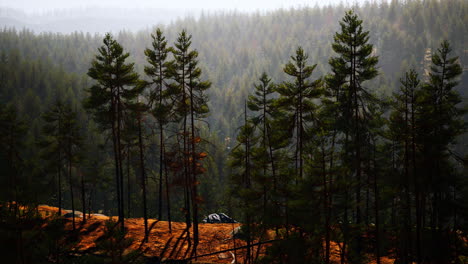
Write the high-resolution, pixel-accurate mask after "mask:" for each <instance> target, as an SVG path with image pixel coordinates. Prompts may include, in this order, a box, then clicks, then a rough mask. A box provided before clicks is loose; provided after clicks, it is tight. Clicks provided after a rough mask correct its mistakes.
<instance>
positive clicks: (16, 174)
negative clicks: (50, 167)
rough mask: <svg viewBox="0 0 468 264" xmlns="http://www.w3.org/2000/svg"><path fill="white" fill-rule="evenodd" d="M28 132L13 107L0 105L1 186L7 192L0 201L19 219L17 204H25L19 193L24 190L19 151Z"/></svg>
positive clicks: (22, 166)
mask: <svg viewBox="0 0 468 264" xmlns="http://www.w3.org/2000/svg"><path fill="white" fill-rule="evenodd" d="M27 131H28V126H27V125H26V122H25V121H24V120H23V119H21V117H20V116H19V115H18V112H17V110H16V109H15V108H14V106H13V105H11V104H8V105H6V106H5V105H0V164H1V165H2V171H3V172H2V175H3V176H2V184H4V185H5V186H7V191H6V192H4V194H3V195H2V200H3V201H4V202H8V208H9V209H8V210H9V212H10V213H11V210H13V215H14V216H15V217H19V214H20V208H19V204H21V203H23V204H24V203H25V202H26V201H24V200H23V199H21V191H22V190H24V189H26V188H25V187H26V186H25V185H23V184H22V182H21V178H20V177H21V175H22V170H23V168H24V166H25V161H24V160H23V158H22V155H21V151H22V149H23V148H24V141H25V135H26V132H27Z"/></svg>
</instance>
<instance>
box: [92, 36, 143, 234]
mask: <svg viewBox="0 0 468 264" xmlns="http://www.w3.org/2000/svg"><path fill="white" fill-rule="evenodd" d="M103 43H104V45H103V46H101V47H100V48H99V49H98V52H99V54H98V55H96V57H95V59H94V60H93V61H92V65H91V68H89V71H88V76H89V77H91V78H92V79H94V80H95V81H96V84H94V85H93V86H91V88H90V89H89V90H88V92H89V97H88V98H86V100H85V103H84V106H85V108H87V109H88V110H89V111H90V112H91V113H92V114H93V116H94V118H95V120H96V122H97V123H99V124H100V125H101V128H102V129H103V130H105V131H107V130H110V131H111V135H112V143H113V152H114V163H115V182H116V193H117V205H118V215H119V220H118V221H119V223H120V225H121V227H122V228H124V199H123V190H124V188H123V166H122V161H123V155H122V142H121V140H122V136H121V133H122V128H123V117H124V110H125V107H126V105H127V103H130V102H133V101H134V100H135V98H136V97H137V95H138V94H139V93H140V90H139V89H137V88H136V84H137V81H138V74H137V73H135V71H134V64H133V63H125V60H126V59H127V58H128V57H129V56H130V55H129V53H124V49H123V47H122V46H121V45H120V44H119V43H118V42H117V41H116V40H114V39H113V38H112V36H111V35H110V34H109V33H108V34H106V36H105V38H104V40H103Z"/></svg>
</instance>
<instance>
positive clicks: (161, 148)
mask: <svg viewBox="0 0 468 264" xmlns="http://www.w3.org/2000/svg"><path fill="white" fill-rule="evenodd" d="M160 97H162V96H160ZM161 103H162V102H161V101H160V104H161ZM163 133H164V131H163V124H162V122H159V143H160V146H159V192H158V196H159V197H158V198H159V199H158V218H159V220H161V219H162V193H163V166H164V164H163V162H164V134H163ZM166 188H167V186H166ZM166 196H167V190H166ZM167 202H168V201H167Z"/></svg>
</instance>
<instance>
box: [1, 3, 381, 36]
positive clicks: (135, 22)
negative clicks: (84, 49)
mask: <svg viewBox="0 0 468 264" xmlns="http://www.w3.org/2000/svg"><path fill="white" fill-rule="evenodd" d="M373 1H374V2H387V0H378V1H375V0H373ZM364 2H365V1H363V0H355V1H348V0H345V1H342V0H328V1H319V0H311V1H304V0H292V1H284V0H272V1H265V0H256V1H247V0H237V1H214V0H202V1H188V0H177V1H169V2H163V1H160V0H157V1H151V0H136V1H124V0H116V1H110V0H103V1H92V0H83V1H71V0H67V1H57V0H46V1H31V0H20V1H10V0H0V26H2V27H7V28H8V27H14V28H17V29H21V28H27V29H29V30H32V31H34V32H36V33H40V32H60V33H71V32H75V31H77V32H90V33H92V34H93V33H105V32H114V33H117V32H119V31H121V30H130V31H138V30H144V29H151V28H152V27H153V26H156V25H161V24H163V25H167V24H169V23H171V22H175V21H176V20H180V19H184V18H186V17H194V18H199V17H200V15H210V14H219V13H224V12H241V13H250V14H255V13H261V14H265V13H268V12H272V11H274V10H278V9H286V10H287V9H291V8H304V7H314V6H326V5H337V4H342V5H346V6H352V5H355V4H361V3H364Z"/></svg>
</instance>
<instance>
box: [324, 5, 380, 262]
mask: <svg viewBox="0 0 468 264" xmlns="http://www.w3.org/2000/svg"><path fill="white" fill-rule="evenodd" d="M362 22H363V21H362V20H360V19H359V18H358V16H357V15H356V14H355V13H354V12H353V11H348V12H346V14H345V16H344V18H343V20H342V21H341V22H340V27H341V31H340V32H337V33H335V36H334V43H333V44H332V49H333V50H334V51H335V52H336V53H337V54H338V55H339V56H338V57H333V58H331V59H330V60H329V64H330V66H331V71H332V74H331V75H330V76H329V78H328V79H327V82H328V86H329V87H330V88H331V89H333V90H334V92H333V94H334V95H335V96H336V100H337V102H338V103H339V113H340V114H339V116H338V117H337V118H338V119H339V122H338V124H339V125H340V127H339V131H341V133H342V134H343V136H344V143H343V144H344V146H343V150H344V152H345V153H344V155H345V156H344V157H343V161H344V162H345V163H347V165H346V166H347V167H348V173H349V176H350V175H354V178H355V179H354V182H355V184H354V186H356V189H355V205H356V207H355V210H356V211H355V216H356V217H355V223H356V224H357V226H360V225H361V222H362V213H361V203H362V201H361V185H362V179H363V175H362V174H363V168H362V167H363V165H362V164H363V154H364V153H363V149H362V146H363V145H364V143H365V142H364V135H365V133H366V131H365V120H366V119H367V118H368V115H369V114H368V112H367V109H368V105H369V104H370V103H371V102H372V103H374V102H375V101H376V100H373V98H372V97H373V96H372V95H371V94H370V93H369V92H368V91H367V89H366V88H365V87H364V86H363V83H364V82H365V81H368V80H371V79H373V78H374V77H376V76H377V74H378V72H377V69H376V68H375V66H376V64H377V63H378V58H377V57H376V56H373V55H372V49H373V46H372V45H371V44H369V43H368V41H369V32H368V31H364V29H363V26H362ZM349 180H351V178H349V179H348V181H349ZM346 189H347V188H346ZM345 192H346V193H345V197H349V194H348V193H347V191H345ZM345 200H347V198H345ZM343 218H344V219H343V223H344V229H345V230H347V227H346V226H347V225H348V219H347V218H348V216H347V209H345V212H344V217H343ZM345 232H347V231H345ZM346 240H347V237H346V234H345V245H344V246H343V248H344V250H345V249H346ZM361 250H362V239H361V235H358V238H357V239H356V248H355V250H354V251H355V255H356V256H360V255H361ZM354 261H358V260H353V262H354Z"/></svg>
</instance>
